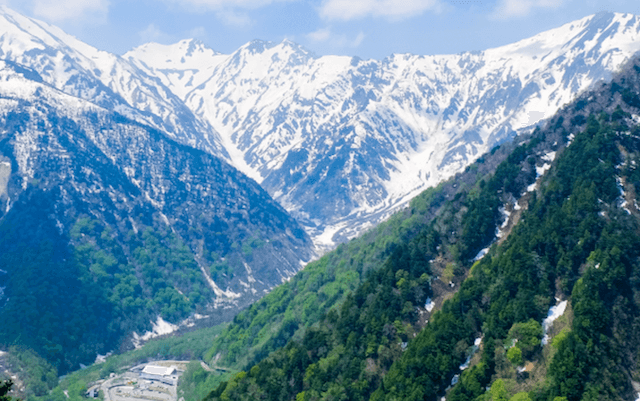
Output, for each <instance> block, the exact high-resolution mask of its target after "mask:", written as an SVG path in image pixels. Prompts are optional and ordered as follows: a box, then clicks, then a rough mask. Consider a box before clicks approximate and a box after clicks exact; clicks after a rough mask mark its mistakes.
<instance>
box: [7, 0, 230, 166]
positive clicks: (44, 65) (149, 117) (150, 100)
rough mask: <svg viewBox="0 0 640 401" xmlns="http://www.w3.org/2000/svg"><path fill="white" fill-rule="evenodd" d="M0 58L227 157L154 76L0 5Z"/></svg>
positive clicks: (208, 128)
mask: <svg viewBox="0 0 640 401" xmlns="http://www.w3.org/2000/svg"><path fill="white" fill-rule="evenodd" d="M0 58H1V59H3V60H6V61H9V62H13V63H17V64H19V65H23V66H26V67H28V68H30V69H33V70H35V71H36V72H38V73H39V75H40V77H41V78H42V79H43V80H44V81H45V82H46V83H47V84H49V85H51V86H53V87H55V88H57V89H59V90H61V91H63V92H65V93H67V94H69V95H71V96H75V97H78V98H81V99H84V100H87V101H89V102H92V103H94V104H96V105H98V106H101V107H103V108H105V109H107V110H112V111H116V112H118V113H120V114H122V115H125V116H127V117H129V118H131V119H134V120H137V121H140V122H143V123H145V124H147V125H150V126H153V127H155V128H158V129H160V130H162V131H164V132H166V133H167V134H168V135H169V136H171V137H172V138H173V139H176V140H177V141H179V142H181V143H185V144H188V145H190V146H192V147H196V148H199V149H203V150H206V151H208V152H209V153H211V154H213V155H216V156H223V157H228V155H227V153H226V151H225V149H224V147H223V146H222V145H221V139H220V138H219V136H218V134H217V133H216V132H215V130H214V129H213V128H212V127H211V126H210V125H209V124H208V123H207V122H205V121H204V120H202V119H199V118H198V117H196V116H195V115H194V114H193V112H192V111H191V110H189V108H187V107H186V106H185V105H184V103H183V102H182V101H181V100H180V99H179V98H178V97H177V96H176V95H175V94H173V93H172V92H171V91H170V90H168V89H167V88H166V87H164V86H163V85H162V83H160V82H159V81H158V80H157V79H156V78H154V77H150V76H148V75H147V74H145V73H144V72H142V71H141V70H139V69H137V68H136V67H135V66H133V65H131V64H129V63H128V62H127V61H125V60H124V59H122V58H121V57H119V56H117V55H115V54H111V53H107V52H105V51H100V50H98V49H96V48H93V47H91V46H89V45H87V44H86V43H83V42H81V41H79V40H78V39H76V38H74V37H73V36H71V35H68V34H66V33H65V32H63V31H62V30H61V29H59V28H57V27H55V26H51V25H49V24H47V23H45V22H42V21H37V20H35V19H32V18H28V17H25V16H23V15H21V14H19V13H16V12H15V11H13V10H11V9H9V8H7V7H5V6H0Z"/></svg>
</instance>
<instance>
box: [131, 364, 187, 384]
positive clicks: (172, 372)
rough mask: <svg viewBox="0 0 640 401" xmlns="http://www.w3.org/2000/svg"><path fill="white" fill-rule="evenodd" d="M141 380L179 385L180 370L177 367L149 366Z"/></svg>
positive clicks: (143, 370) (142, 374)
mask: <svg viewBox="0 0 640 401" xmlns="http://www.w3.org/2000/svg"><path fill="white" fill-rule="evenodd" d="M140 378H141V379H146V380H156V381H159V382H161V383H164V384H169V385H171V386H177V385H178V369H177V368H176V367H175V366H170V367H168V368H167V367H164V366H157V365H147V366H145V367H144V369H142V373H140Z"/></svg>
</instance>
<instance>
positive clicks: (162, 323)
mask: <svg viewBox="0 0 640 401" xmlns="http://www.w3.org/2000/svg"><path fill="white" fill-rule="evenodd" d="M151 324H152V327H153V328H152V330H151V331H147V332H146V333H144V334H143V335H142V336H141V335H139V334H138V333H136V332H135V331H134V332H133V340H132V342H133V346H134V347H135V348H136V349H137V348H140V347H141V346H142V344H141V343H142V342H146V341H149V340H150V339H152V338H155V337H160V336H163V335H165V334H171V333H173V332H174V331H176V330H178V328H179V327H178V326H177V325H175V324H171V323H169V322H167V321H166V320H164V319H163V318H162V317H160V316H158V319H157V320H156V321H155V323H154V322H151Z"/></svg>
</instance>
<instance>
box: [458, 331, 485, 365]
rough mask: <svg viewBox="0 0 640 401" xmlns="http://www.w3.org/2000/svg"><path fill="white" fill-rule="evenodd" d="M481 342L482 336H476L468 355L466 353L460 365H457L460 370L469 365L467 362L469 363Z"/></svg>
mask: <svg viewBox="0 0 640 401" xmlns="http://www.w3.org/2000/svg"><path fill="white" fill-rule="evenodd" d="M481 343H482V337H478V338H476V339H475V340H474V341H473V346H472V347H471V352H470V353H469V355H467V360H466V361H465V362H464V363H463V364H462V365H460V366H459V369H460V370H465V369H466V368H468V367H469V364H470V363H471V358H473V356H474V355H475V354H476V352H478V350H479V349H480V344H481Z"/></svg>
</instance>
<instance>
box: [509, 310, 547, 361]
mask: <svg viewBox="0 0 640 401" xmlns="http://www.w3.org/2000/svg"><path fill="white" fill-rule="evenodd" d="M543 334H544V333H543V331H542V325H541V324H540V323H538V322H537V321H535V320H533V319H529V320H528V321H526V322H518V323H515V324H514V325H513V326H511V329H509V334H508V338H509V339H511V340H517V342H516V346H515V347H514V348H518V349H519V350H520V351H521V352H520V356H521V357H522V356H524V357H525V358H529V357H531V355H532V354H533V352H534V351H535V350H536V349H537V348H538V346H539V345H540V341H541V340H542V336H543ZM512 349H513V348H512ZM507 357H508V358H509V360H511V357H509V355H508V354H507ZM511 362H513V360H511ZM513 363H515V362H513ZM516 364H518V363H516Z"/></svg>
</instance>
